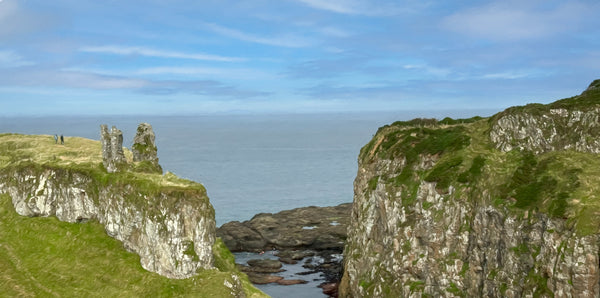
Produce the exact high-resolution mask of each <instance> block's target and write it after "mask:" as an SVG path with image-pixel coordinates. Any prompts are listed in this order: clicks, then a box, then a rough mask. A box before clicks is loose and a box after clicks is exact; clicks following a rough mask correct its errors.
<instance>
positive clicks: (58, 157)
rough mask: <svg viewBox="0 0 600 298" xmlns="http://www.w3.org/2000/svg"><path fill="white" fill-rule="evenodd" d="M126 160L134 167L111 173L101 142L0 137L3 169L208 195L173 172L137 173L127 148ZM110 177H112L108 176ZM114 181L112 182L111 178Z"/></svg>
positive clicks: (16, 135) (13, 136)
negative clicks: (52, 171)
mask: <svg viewBox="0 0 600 298" xmlns="http://www.w3.org/2000/svg"><path fill="white" fill-rule="evenodd" d="M124 152H125V158H126V159H127V162H128V163H129V164H130V165H131V166H130V167H129V169H128V170H127V171H124V172H122V173H113V174H108V173H107V172H106V170H105V169H104V167H103V166H102V145H101V144H100V141H95V140H90V139H85V138H80V137H66V138H65V144H64V145H61V144H60V141H59V143H58V144H55V142H54V136H50V135H22V134H0V169H2V168H20V167H31V166H42V167H48V168H56V169H72V170H77V171H80V172H83V173H87V174H89V175H90V176H92V177H93V178H96V179H97V180H99V181H100V182H101V181H104V182H107V181H110V182H119V181H123V182H125V180H126V181H128V182H131V184H132V185H136V184H137V185H139V184H143V185H144V186H146V187H148V186H151V185H153V186H154V187H158V188H171V189H176V188H180V189H194V190H200V191H202V192H205V189H204V187H203V186H202V185H201V184H199V183H196V182H193V181H189V180H186V179H181V178H179V177H177V176H175V175H174V174H172V173H168V172H167V174H165V175H161V174H156V173H147V172H143V171H137V169H136V167H137V166H138V165H139V163H134V162H133V161H132V160H133V155H132V153H131V151H129V150H128V149H127V148H124ZM109 176H111V177H109ZM111 178H112V179H111Z"/></svg>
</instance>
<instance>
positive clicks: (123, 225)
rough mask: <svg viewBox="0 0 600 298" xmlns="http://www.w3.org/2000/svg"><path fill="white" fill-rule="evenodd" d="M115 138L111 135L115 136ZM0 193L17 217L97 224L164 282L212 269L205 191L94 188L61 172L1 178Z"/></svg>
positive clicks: (73, 174) (75, 174) (8, 174)
mask: <svg viewBox="0 0 600 298" xmlns="http://www.w3.org/2000/svg"><path fill="white" fill-rule="evenodd" d="M119 135H120V134H113V135H112V136H115V137H116V138H118V136H119ZM0 178H1V179H0V192H5V193H8V194H10V195H11V197H12V202H13V205H14V206H15V209H16V211H17V213H19V214H21V215H24V216H53V215H54V216H56V217H57V218H58V219H59V220H61V221H67V222H82V221H86V220H89V219H93V220H97V221H99V222H100V223H101V224H103V225H104V226H105V229H106V232H107V233H108V235H110V236H112V237H114V238H116V239H118V240H120V241H122V242H123V245H124V246H125V248H126V249H128V250H130V251H132V252H135V253H137V254H138V255H139V256H140V262H141V264H142V267H143V268H144V269H146V270H149V271H152V272H156V273H158V274H160V275H163V276H166V277H169V278H188V277H191V276H193V275H195V274H196V270H198V269H209V268H213V261H214V257H213V252H212V247H213V244H214V242H215V220H214V210H213V208H212V206H211V205H210V203H209V201H208V198H207V197H206V194H205V192H204V193H203V192H201V191H195V192H190V193H187V194H186V196H185V197H183V198H182V197H180V196H181V195H180V194H179V193H177V192H169V191H158V192H145V191H139V190H136V189H135V188H134V187H131V186H122V185H121V186H119V185H111V184H110V183H109V184H108V185H98V184H97V183H98V182H97V181H94V180H93V179H92V178H91V177H89V176H87V175H86V174H83V173H80V172H76V171H71V170H64V169H51V168H46V169H38V170H29V171H27V170H23V171H12V172H5V173H2V174H0Z"/></svg>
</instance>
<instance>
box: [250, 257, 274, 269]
mask: <svg viewBox="0 0 600 298" xmlns="http://www.w3.org/2000/svg"><path fill="white" fill-rule="evenodd" d="M247 263H248V265H250V267H253V268H264V269H270V270H272V269H280V268H281V266H282V265H281V262H280V261H278V260H269V259H253V260H248V262H247Z"/></svg>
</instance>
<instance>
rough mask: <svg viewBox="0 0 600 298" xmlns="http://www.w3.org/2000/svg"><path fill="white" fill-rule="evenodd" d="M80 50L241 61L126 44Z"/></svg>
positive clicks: (232, 59) (82, 50) (239, 59)
mask: <svg viewBox="0 0 600 298" xmlns="http://www.w3.org/2000/svg"><path fill="white" fill-rule="evenodd" d="M79 51H81V52H88V53H103V54H113V55H140V56H148V57H159V58H176V59H190V60H206V61H222V62H234V61H243V60H244V59H242V58H236V57H225V56H218V55H209V54H203V53H183V52H175V51H164V50H156V49H152V48H146V47H128V46H115V45H106V46H88V47H82V48H80V49H79Z"/></svg>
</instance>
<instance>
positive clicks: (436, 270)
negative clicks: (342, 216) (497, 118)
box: [340, 158, 600, 297]
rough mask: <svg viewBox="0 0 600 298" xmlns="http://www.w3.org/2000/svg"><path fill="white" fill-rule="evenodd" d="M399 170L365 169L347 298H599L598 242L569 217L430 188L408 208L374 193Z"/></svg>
mask: <svg viewBox="0 0 600 298" xmlns="http://www.w3.org/2000/svg"><path fill="white" fill-rule="evenodd" d="M425 159H426V158H425ZM427 162H431V160H428V161H427ZM402 167H403V161H402V160H380V161H377V162H375V163H371V164H361V165H360V168H359V171H358V175H357V177H356V180H355V182H354V186H355V197H354V206H353V210H352V220H351V222H350V226H349V227H348V240H347V242H346V247H345V250H344V265H345V270H344V276H343V278H342V282H341V284H340V297H392V296H393V297H422V295H425V296H431V297H450V296H454V295H456V296H460V295H465V296H466V297H531V296H536V295H539V294H543V295H542V297H546V296H547V297H550V296H551V293H553V294H554V296H555V297H598V295H600V284H599V283H600V272H599V265H598V264H599V261H600V260H599V256H598V253H599V252H600V238H599V237H598V235H589V236H585V237H581V236H578V235H577V233H576V231H574V230H573V229H572V228H571V227H569V225H568V224H567V222H566V221H565V220H563V219H552V218H549V217H548V216H546V215H543V214H536V215H535V216H532V217H530V218H520V217H519V216H518V215H514V214H511V213H509V212H507V211H506V210H505V209H503V208H497V207H494V206H493V205H487V204H478V203H477V202H468V201H466V200H465V199H464V197H463V196H464V194H463V195H461V194H459V193H456V192H450V193H448V194H439V193H438V190H437V189H436V184H435V183H431V182H425V181H423V182H421V183H420V185H419V187H418V190H417V195H416V202H414V205H410V206H408V205H407V204H406V203H405V204H403V203H402V199H401V194H400V193H397V192H390V186H389V185H386V184H385V183H383V182H380V183H378V184H377V185H376V186H375V187H374V189H373V190H371V189H372V188H370V187H369V185H368V184H369V183H368V181H369V180H371V178H372V177H375V176H380V175H385V174H391V175H394V173H396V174H397V173H399V172H401V169H402ZM398 169H400V171H398ZM477 195H478V196H481V197H482V199H481V200H477V201H481V202H484V201H486V200H485V199H483V198H485V197H486V196H489V194H488V193H485V191H484V192H480V193H478V194H477ZM487 199H488V200H489V197H488V198H487ZM534 280H535V281H537V283H536V284H532V282H533V281H534ZM390 293H392V294H390Z"/></svg>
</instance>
